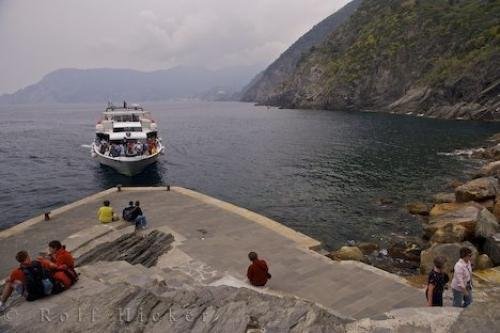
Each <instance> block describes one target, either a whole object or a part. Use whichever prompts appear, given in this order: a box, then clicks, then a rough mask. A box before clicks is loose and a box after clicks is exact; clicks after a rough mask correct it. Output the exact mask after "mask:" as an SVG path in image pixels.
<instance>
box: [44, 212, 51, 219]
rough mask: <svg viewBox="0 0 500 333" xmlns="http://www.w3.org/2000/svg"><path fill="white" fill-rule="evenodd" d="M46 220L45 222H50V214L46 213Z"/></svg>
mask: <svg viewBox="0 0 500 333" xmlns="http://www.w3.org/2000/svg"><path fill="white" fill-rule="evenodd" d="M44 219H45V221H48V220H50V212H45V213H44Z"/></svg>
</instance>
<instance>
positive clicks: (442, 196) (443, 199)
mask: <svg viewBox="0 0 500 333" xmlns="http://www.w3.org/2000/svg"><path fill="white" fill-rule="evenodd" d="M432 199H433V200H434V203H437V204H441V203H450V202H455V193H444V192H442V193H436V194H434V195H433V196H432Z"/></svg>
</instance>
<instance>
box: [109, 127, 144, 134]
mask: <svg viewBox="0 0 500 333" xmlns="http://www.w3.org/2000/svg"><path fill="white" fill-rule="evenodd" d="M113 132H115V133H118V132H142V127H117V128H113Z"/></svg>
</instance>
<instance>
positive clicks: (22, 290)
mask: <svg viewBox="0 0 500 333" xmlns="http://www.w3.org/2000/svg"><path fill="white" fill-rule="evenodd" d="M16 260H17V261H18V262H19V267H18V268H16V269H14V270H13V271H12V272H11V273H10V276H9V278H8V279H7V281H6V283H5V286H4V289H3V292H2V296H1V297H0V310H4V309H5V303H6V302H7V300H8V299H9V297H10V296H11V295H12V292H13V291H14V290H15V291H16V292H17V293H19V294H20V295H22V296H24V297H25V298H26V300H27V301H35V300H37V299H40V298H43V297H45V296H48V295H51V294H57V293H59V292H61V291H62V290H64V285H63V283H62V282H61V281H58V280H55V279H54V277H53V275H52V274H51V272H50V270H49V268H48V267H47V266H46V265H45V264H44V263H42V262H41V261H39V260H33V261H32V260H31V258H30V256H29V254H28V252H26V251H19V252H18V253H17V254H16Z"/></svg>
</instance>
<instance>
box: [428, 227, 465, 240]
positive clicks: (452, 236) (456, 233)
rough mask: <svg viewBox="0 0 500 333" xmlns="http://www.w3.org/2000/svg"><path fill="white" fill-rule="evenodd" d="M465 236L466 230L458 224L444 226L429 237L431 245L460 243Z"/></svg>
mask: <svg viewBox="0 0 500 333" xmlns="http://www.w3.org/2000/svg"><path fill="white" fill-rule="evenodd" d="M466 235H467V229H465V227H464V226H462V225H460V224H451V223H450V224H446V225H444V226H443V227H442V228H439V229H437V230H436V231H435V232H434V234H433V235H432V237H431V242H433V243H457V242H458V243H460V242H463V241H464V240H465V238H466Z"/></svg>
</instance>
